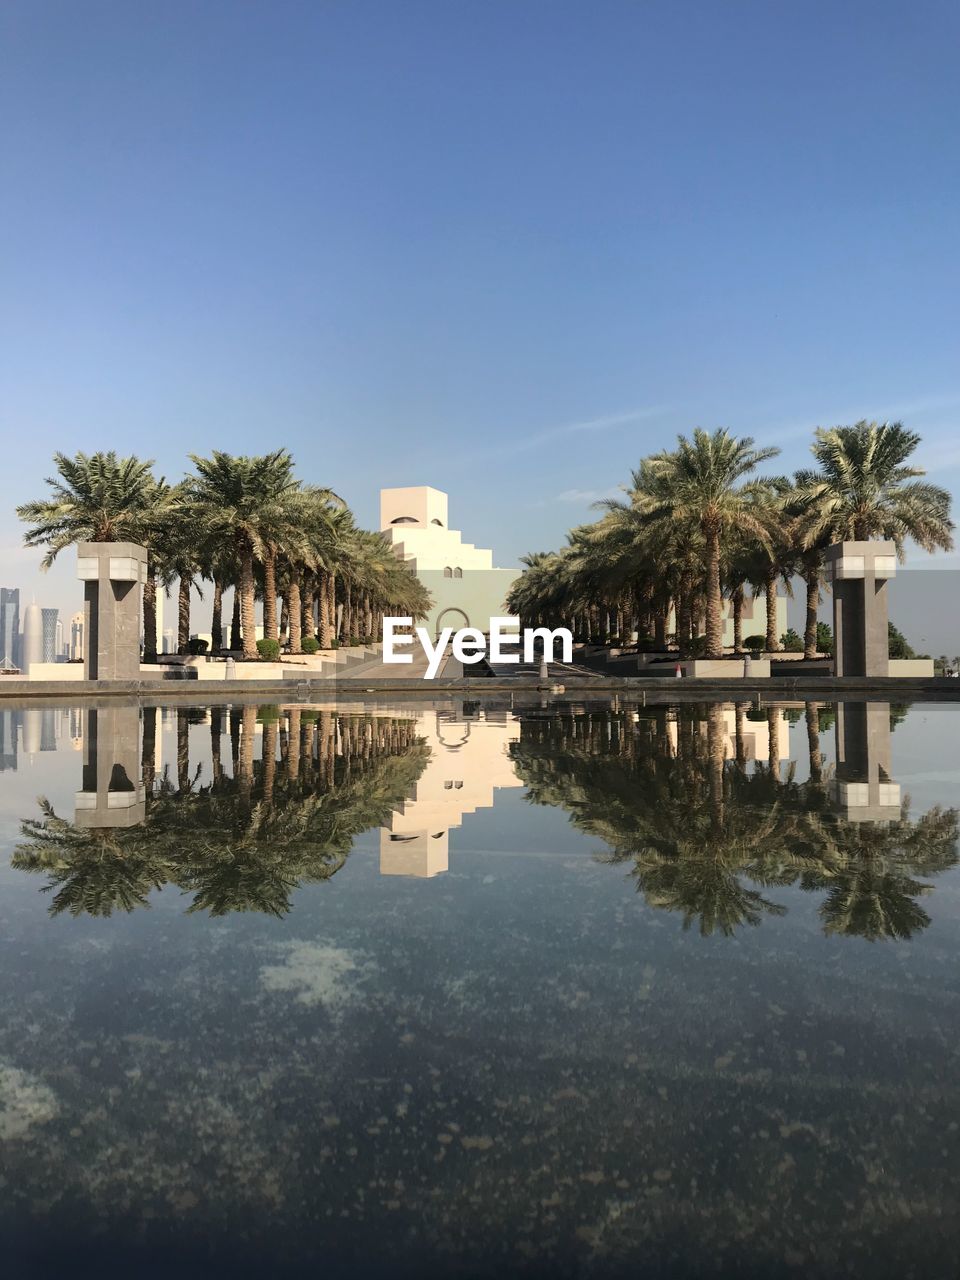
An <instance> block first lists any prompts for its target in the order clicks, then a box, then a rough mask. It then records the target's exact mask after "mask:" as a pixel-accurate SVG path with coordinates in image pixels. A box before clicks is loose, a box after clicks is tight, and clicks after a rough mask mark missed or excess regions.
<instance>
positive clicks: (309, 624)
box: [302, 579, 317, 636]
mask: <svg viewBox="0 0 960 1280" xmlns="http://www.w3.org/2000/svg"><path fill="white" fill-rule="evenodd" d="M302 607H303V634H304V635H305V636H313V635H314V633H315V632H316V629H317V628H316V626H315V624H314V621H313V587H312V585H311V583H310V580H309V579H307V580H305V581H304V584H303V601H302Z"/></svg>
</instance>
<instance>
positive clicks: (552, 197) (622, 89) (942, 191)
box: [0, 0, 960, 652]
mask: <svg viewBox="0 0 960 1280" xmlns="http://www.w3.org/2000/svg"><path fill="white" fill-rule="evenodd" d="M958 38H960V7H958V6H957V5H956V4H955V3H953V0H949V2H947V0H944V2H940V0H919V2H918V0H911V2H910V3H907V2H906V0H904V2H903V3H889V2H887V0H870V2H869V3H859V2H857V0H844V3H841V4H837V3H835V2H831V3H820V2H819V0H808V2H805V3H803V4H800V3H793V4H787V3H770V2H769V0H764V2H762V3H753V2H751V0H737V2H733V0H730V2H727V3H718V2H717V0H707V2H704V3H698V2H696V0H685V2H684V3H679V4H663V3H661V2H660V0H656V2H646V0H630V2H629V3H627V2H623V3H621V2H620V0H593V2H591V3H587V2H586V0H583V2H582V3H570V2H568V0H544V2H541V0H510V2H509V3H502V2H501V0H482V2H481V0H472V2H471V3H464V2H460V0H438V2H436V3H432V2H426V0H385V2H383V3H380V2H374V0H330V2H326V3H325V2H324V0H310V2H309V3H299V2H297V0H280V2H279V3H266V2H260V3H257V2H242V3H241V2H238V0H229V2H226V3H219V2H218V0H203V2H198V0H190V2H189V3H187V2H184V0H165V3H164V4H163V5H148V4H145V3H143V4H138V3H133V4H131V3H129V0H109V2H108V0H103V2H95V0H6V3H5V4H4V5H3V6H2V7H0V120H2V122H3V123H2V125H0V164H2V169H0V172H2V184H3V197H2V199H0V254H2V270H0V434H2V442H3V459H2V465H0V584H2V585H5V586H6V585H11V586H20V587H21V590H22V593H23V594H24V596H25V597H26V600H25V601H24V602H28V601H29V599H30V598H31V597H32V596H33V595H34V594H35V595H36V598H37V601H38V603H41V604H53V605H57V606H59V607H60V608H61V610H62V611H63V612H64V614H66V615H68V614H69V613H70V612H72V611H73V609H74V608H76V607H77V604H78V602H79V600H80V590H79V584H78V583H77V582H76V580H75V577H74V571H75V566H74V564H73V558H72V557H71V556H69V555H65V556H64V557H63V560H64V563H63V564H62V565H60V564H59V563H58V565H57V566H56V567H55V569H54V570H53V571H52V572H51V573H50V574H49V575H47V576H46V578H41V577H40V576H39V575H38V574H37V572H36V565H37V563H38V561H39V553H36V552H32V551H26V550H24V549H23V548H22V547H21V545H20V543H21V538H22V529H21V527H20V525H19V522H18V521H17V519H16V516H15V514H14V510H13V509H14V507H15V506H16V504H17V503H18V502H22V501H24V500H26V499H27V498H33V497H37V496H40V495H41V494H42V493H43V492H44V484H43V478H44V477H45V476H47V475H49V474H51V455H52V454H53V452H54V451H55V450H63V451H65V452H68V453H74V452H76V451H77V450H81V449H82V450H84V451H86V452H93V451H95V450H97V449H116V450H117V451H119V452H121V453H130V452H134V453H137V454H139V455H140V456H146V457H151V458H154V459H156V463H157V470H158V471H159V472H160V473H162V474H164V475H166V477H167V478H168V479H170V480H174V479H177V478H179V477H180V476H181V475H182V474H183V473H184V470H185V469H186V468H187V467H188V466H189V463H188V460H187V454H188V453H191V452H193V453H200V454H203V453H206V452H209V451H210V450H211V449H214V448H219V449H226V450H228V451H231V452H235V453H255V452H264V451H266V450H267V449H271V448H275V447H278V446H285V447H288V448H289V449H291V450H292V452H293V453H294V455H295V457H296V460H297V465H298V469H299V471H300V473H301V474H302V476H303V477H304V479H305V480H308V481H310V482H313V483H318V484H325V485H329V486H330V487H332V488H333V489H334V490H336V491H337V492H338V493H340V494H342V495H343V496H344V497H345V498H346V499H347V501H348V502H349V503H350V505H351V506H352V508H353V509H354V511H355V513H356V515H357V518H358V520H359V521H360V522H361V523H363V524H366V525H368V526H372V527H375V525H376V522H377V496H378V490H379V488H380V487H381V486H384V485H413V484H430V485H434V486H435V487H437V488H440V489H444V490H446V491H447V492H448V493H449V494H450V519H451V525H452V526H453V527H456V528H460V529H462V530H463V531H464V536H465V538H466V539H467V540H469V541H471V542H474V543H477V544H479V545H481V546H492V547H493V549H494V553H495V563H498V564H500V565H512V564H516V563H517V561H518V558H519V556H520V555H521V554H523V553H524V552H527V551H531V550H546V549H549V548H551V547H556V546H560V545H562V544H563V542H564V536H565V533H566V531H567V529H569V528H570V527H571V526H572V525H575V524H579V523H582V522H584V521H586V520H589V519H592V518H595V516H596V513H595V512H594V511H593V509H592V506H591V504H592V503H593V502H594V501H595V500H596V499H597V498H598V497H601V496H604V495H607V494H611V493H615V492H616V490H617V486H618V485H620V484H622V483H623V482H625V481H626V480H627V479H628V477H629V473H630V469H631V468H632V467H635V466H636V464H637V463H638V461H639V459H640V458H641V457H642V456H643V455H644V454H646V453H649V452H652V451H654V450H657V449H661V448H667V447H669V446H670V445H671V444H672V443H673V442H674V441H675V439H676V436H677V433H678V432H689V431H690V430H691V429H692V428H694V427H696V426H701V427H704V428H708V429H713V428H716V427H720V426H723V427H727V428H728V429H730V430H731V431H733V432H735V433H736V434H738V435H751V436H753V437H755V438H756V439H757V441H758V442H760V443H762V444H777V445H779V446H780V447H781V448H782V455H781V457H780V458H779V459H778V460H777V463H776V468H777V469H778V470H792V469H794V468H796V467H799V466H802V465H806V464H807V463H808V462H809V457H810V456H809V442H810V438H811V434H812V431H813V429H814V427H816V426H817V425H825V426H829V425H834V424H837V423H847V422H853V421H856V420H857V419H859V418H864V417H866V418H878V419H889V420H894V419H899V420H902V421H903V422H904V423H905V424H906V425H907V426H909V427H911V428H913V429H915V430H917V431H919V432H920V433H921V435H922V436H923V444H922V447H921V449H920V451H919V453H918V461H919V462H920V463H921V464H922V465H925V466H927V467H928V469H929V471H930V473H931V475H932V476H933V477H934V478H935V479H937V480H938V482H939V483H941V484H944V485H946V486H947V487H948V488H950V489H951V490H952V491H953V492H954V493H957V492H958V491H960V435H958V432H957V430H956V424H957V422H958V421H960V358H958V357H960V351H958V345H960V344H958V336H960V323H958V301H957V300H958V298H960V257H958V254H957V209H958V205H960V148H958V147H957V145H956V138H957V132H958V126H960V77H957V75H956V71H955V62H956V50H957V47H958ZM938 562H939V563H941V564H942V565H943V566H944V567H947V566H950V567H953V568H958V567H960V558H958V557H957V556H956V555H953V556H950V557H946V556H941V557H939V558H938ZM956 629H957V631H958V633H960V625H958V626H957V628H956ZM944 643H945V641H944ZM951 652H952V651H951Z"/></svg>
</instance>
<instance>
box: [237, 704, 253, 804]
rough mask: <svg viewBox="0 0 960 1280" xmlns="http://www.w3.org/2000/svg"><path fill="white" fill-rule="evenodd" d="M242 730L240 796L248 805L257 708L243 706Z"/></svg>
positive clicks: (250, 792) (251, 783)
mask: <svg viewBox="0 0 960 1280" xmlns="http://www.w3.org/2000/svg"><path fill="white" fill-rule="evenodd" d="M242 721H243V731H242V732H241V734H240V781H239V787H238V789H239V792H240V798H241V800H242V801H243V803H244V804H245V805H249V803H250V797H251V795H252V794H253V739H254V734H255V733H256V729H257V708H256V707H253V706H250V707H244V708H243V714H242Z"/></svg>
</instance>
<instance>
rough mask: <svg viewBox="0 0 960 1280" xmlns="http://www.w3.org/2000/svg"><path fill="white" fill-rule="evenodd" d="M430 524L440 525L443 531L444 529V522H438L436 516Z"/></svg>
mask: <svg viewBox="0 0 960 1280" xmlns="http://www.w3.org/2000/svg"><path fill="white" fill-rule="evenodd" d="M430 523H431V524H438V525H439V526H440V528H441V529H442V528H443V521H442V520H438V519H437V517H436V516H434V517H433V519H432V520H431V521H430Z"/></svg>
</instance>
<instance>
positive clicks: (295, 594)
mask: <svg viewBox="0 0 960 1280" xmlns="http://www.w3.org/2000/svg"><path fill="white" fill-rule="evenodd" d="M287 621H288V625H289V627H290V644H289V652H290V653H303V648H302V647H301V644H300V630H301V624H302V622H303V611H302V609H301V606H300V581H299V579H298V577H297V575H296V574H295V573H293V572H292V571H291V573H290V584H289V586H288V587H287Z"/></svg>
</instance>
